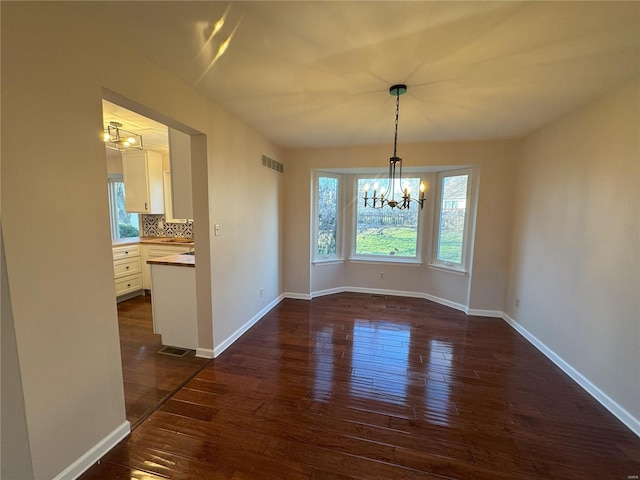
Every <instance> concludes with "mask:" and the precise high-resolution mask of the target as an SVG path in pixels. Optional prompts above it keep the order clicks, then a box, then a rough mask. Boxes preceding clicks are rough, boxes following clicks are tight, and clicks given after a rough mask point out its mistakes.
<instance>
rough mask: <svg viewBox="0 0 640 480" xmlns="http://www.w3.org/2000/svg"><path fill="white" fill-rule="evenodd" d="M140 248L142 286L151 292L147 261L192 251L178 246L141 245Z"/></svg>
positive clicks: (149, 271) (149, 268)
mask: <svg viewBox="0 0 640 480" xmlns="http://www.w3.org/2000/svg"><path fill="white" fill-rule="evenodd" d="M140 247H141V248H142V286H143V288H144V289H145V290H151V267H150V266H149V264H148V263H147V260H152V259H154V258H159V257H167V256H169V255H178V254H180V253H186V252H190V251H192V250H193V246H187V245H180V244H172V245H166V244H162V245H159V244H155V243H142V244H140Z"/></svg>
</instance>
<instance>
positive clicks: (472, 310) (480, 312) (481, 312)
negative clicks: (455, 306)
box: [467, 308, 504, 318]
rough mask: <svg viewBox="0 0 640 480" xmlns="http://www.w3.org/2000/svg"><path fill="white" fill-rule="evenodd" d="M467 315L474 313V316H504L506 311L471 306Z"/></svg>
mask: <svg viewBox="0 0 640 480" xmlns="http://www.w3.org/2000/svg"><path fill="white" fill-rule="evenodd" d="M467 315H473V316H474V317H492V318H502V316H503V315H504V313H503V312H501V311H500V310H479V309H476V308H470V309H468V310H467Z"/></svg>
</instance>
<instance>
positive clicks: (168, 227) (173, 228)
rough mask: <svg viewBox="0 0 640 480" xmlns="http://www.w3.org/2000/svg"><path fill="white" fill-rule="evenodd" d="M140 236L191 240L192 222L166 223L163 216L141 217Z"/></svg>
mask: <svg viewBox="0 0 640 480" xmlns="http://www.w3.org/2000/svg"><path fill="white" fill-rule="evenodd" d="M142 235H143V236H145V237H184V238H193V221H191V220H189V221H188V222H187V223H167V222H165V217H164V215H142Z"/></svg>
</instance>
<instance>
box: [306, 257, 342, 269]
mask: <svg viewBox="0 0 640 480" xmlns="http://www.w3.org/2000/svg"><path fill="white" fill-rule="evenodd" d="M311 263H312V264H313V265H314V266H317V267H321V266H323V265H338V264H340V263H344V259H341V258H336V259H331V260H314V261H313V262H311Z"/></svg>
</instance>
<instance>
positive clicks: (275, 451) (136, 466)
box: [81, 294, 640, 480]
mask: <svg viewBox="0 0 640 480" xmlns="http://www.w3.org/2000/svg"><path fill="white" fill-rule="evenodd" d="M634 475H640V439H639V438H638V437H637V436H635V435H634V434H633V433H632V432H631V431H629V430H628V429H627V428H626V427H624V426H623V425H622V424H621V423H620V422H619V421H618V420H617V419H615V418H614V417H613V416H612V415H611V414H610V413H609V412H607V411H606V410H605V409H604V408H603V407H602V406H601V405H600V404H598V403H597V402H596V401H595V400H593V399H592V398H591V397H590V396H589V395H588V394H587V393H585V392H584V391H583V390H582V389H581V388H580V387H579V386H577V385H576V384H575V383H574V382H573V381H572V380H571V379H569V378H568V377H567V376H566V375H565V374H563V373H562V372H561V371H560V370H559V369H558V368H557V367H555V366H554V365H553V364H552V363H551V362H550V361H549V360H547V359H546V357H544V356H543V355H542V354H541V353H539V352H538V351H537V350H536V349H535V348H534V347H533V346H531V345H530V344H529V343H528V342H527V341H526V340H524V339H523V338H522V337H520V336H519V335H518V334H517V333H516V332H515V331H514V330H512V329H511V328H510V327H509V326H508V325H507V324H506V323H504V322H503V321H502V320H498V319H490V318H479V317H468V316H466V315H464V314H462V313H460V312H457V311H455V310H452V309H449V308H447V307H444V306H440V305H437V304H434V303H432V302H429V301H426V300H418V299H409V298H398V297H388V298H380V297H375V296H369V295H364V294H339V295H331V296H327V297H321V298H317V299H314V300H312V301H311V302H307V301H303V300H284V301H283V302H281V303H280V304H279V305H278V306H277V307H276V308H274V309H273V310H272V311H271V312H270V313H269V314H267V315H266V316H265V318H263V319H262V320H261V321H260V322H259V323H258V324H257V325H255V326H254V327H253V328H251V329H250V330H249V331H248V332H247V333H246V334H245V335H244V336H243V337H241V338H240V339H239V340H238V341H237V342H236V343H234V344H233V345H232V346H231V347H229V349H228V350H227V351H225V352H224V354H222V355H221V356H220V357H219V358H217V359H215V360H214V361H212V362H210V363H209V364H208V365H207V367H205V368H204V369H203V370H202V371H201V372H200V373H198V374H197V375H196V377H195V378H193V379H192V380H191V381H190V382H189V383H188V384H187V385H186V386H185V387H184V388H182V389H180V391H179V392H178V393H176V394H175V395H174V396H173V397H172V398H171V399H170V400H169V401H167V402H166V403H164V405H163V406H162V407H161V408H160V409H159V410H158V411H156V412H155V413H153V414H152V415H151V416H150V417H149V418H148V419H147V420H146V421H144V422H143V423H142V424H141V425H140V426H139V427H138V428H136V429H135V430H134V431H133V432H132V434H131V435H130V436H129V437H128V438H126V439H125V440H123V441H122V442H121V443H120V444H118V445H117V446H116V447H115V448H114V449H113V450H112V451H111V452H109V453H108V454H107V455H106V456H105V457H104V458H103V459H102V461H101V462H100V463H99V464H97V465H95V466H94V467H92V468H91V469H90V470H88V471H87V472H86V473H85V474H84V475H83V476H82V477H81V478H82V479H83V480H92V479H116V478H123V479H124V478H127V479H128V478H131V479H134V478H135V479H146V480H152V479H159V478H172V479H198V480H205V479H226V480H249V479H261V480H264V479H274V480H276V479H277V480H284V479H313V480H327V479H336V480H348V479H367V480H372V479H394V480H397V479H443V478H448V479H474V480H483V479H487V480H489V479H491V480H493V479H509V480H514V479H563V480H564V479H569V480H570V479H580V480H585V479H628V478H635V477H633V476H634Z"/></svg>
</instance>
